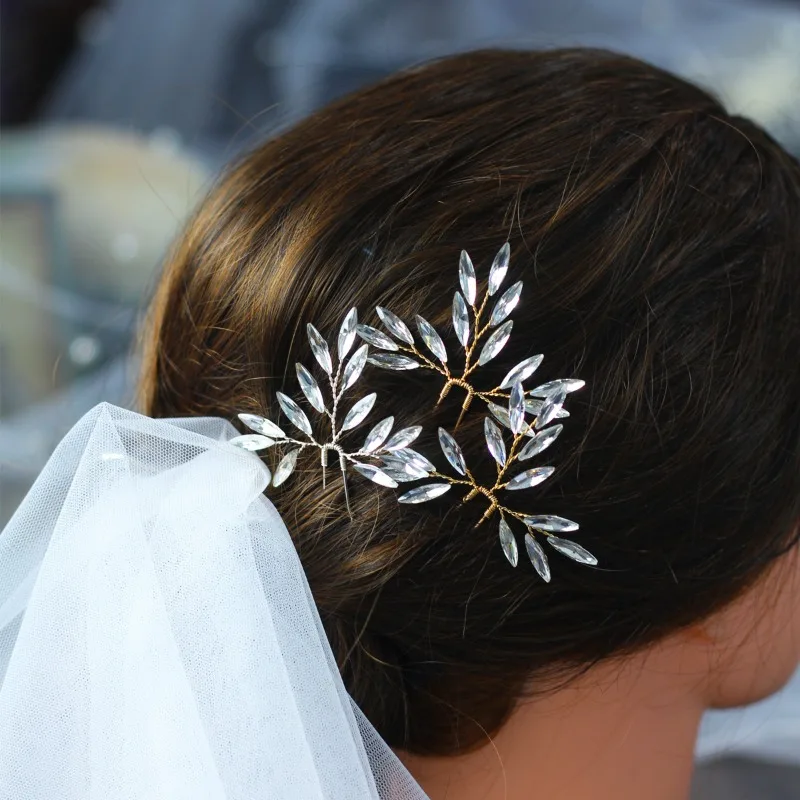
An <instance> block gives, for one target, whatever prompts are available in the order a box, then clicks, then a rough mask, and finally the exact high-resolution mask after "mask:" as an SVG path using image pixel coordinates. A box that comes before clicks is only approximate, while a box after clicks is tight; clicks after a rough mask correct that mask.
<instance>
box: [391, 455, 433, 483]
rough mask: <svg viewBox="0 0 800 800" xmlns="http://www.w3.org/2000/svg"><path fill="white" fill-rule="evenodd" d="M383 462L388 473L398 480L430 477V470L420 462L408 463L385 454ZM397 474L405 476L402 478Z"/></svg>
mask: <svg viewBox="0 0 800 800" xmlns="http://www.w3.org/2000/svg"><path fill="white" fill-rule="evenodd" d="M382 462H383V463H382V464H381V467H382V468H383V469H384V470H385V471H386V472H387V474H391V476H392V477H393V478H395V480H398V481H403V480H406V481H416V480H419V479H420V478H428V477H430V473H429V472H428V470H427V469H424V468H423V467H422V466H421V465H420V464H419V463H418V462H412V463H408V462H406V461H403V460H402V459H400V458H397V457H395V456H393V455H385V456H383V458H382ZM397 475H402V476H404V477H402V478H400V477H397Z"/></svg>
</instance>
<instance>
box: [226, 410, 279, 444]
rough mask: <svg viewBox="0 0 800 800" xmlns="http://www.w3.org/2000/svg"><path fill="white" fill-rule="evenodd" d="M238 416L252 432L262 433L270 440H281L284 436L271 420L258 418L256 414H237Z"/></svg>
mask: <svg viewBox="0 0 800 800" xmlns="http://www.w3.org/2000/svg"><path fill="white" fill-rule="evenodd" d="M238 416H239V419H240V420H241V421H242V422H244V424H245V425H247V427H248V428H250V430H252V431H256V432H257V433H263V434H264V435H265V436H269V437H271V438H272V439H283V438H284V437H285V436H286V434H285V433H284V432H283V431H282V430H281V429H280V428H279V427H278V426H277V425H276V424H275V423H274V422H272V420H269V419H266V418H265V417H259V416H258V415H257V414H239V415H238Z"/></svg>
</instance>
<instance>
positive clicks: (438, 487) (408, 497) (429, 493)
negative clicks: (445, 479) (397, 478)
mask: <svg viewBox="0 0 800 800" xmlns="http://www.w3.org/2000/svg"><path fill="white" fill-rule="evenodd" d="M450 486H451V484H449V483H426V484H425V485H423V486H417V487H415V488H414V489H411V490H410V491H408V492H406V493H405V494H401V495H400V497H398V498H397V502H398V503H427V502H428V500H433V499H434V498H435V497H439V496H440V495H443V494H444V493H445V492H447V491H449V490H450Z"/></svg>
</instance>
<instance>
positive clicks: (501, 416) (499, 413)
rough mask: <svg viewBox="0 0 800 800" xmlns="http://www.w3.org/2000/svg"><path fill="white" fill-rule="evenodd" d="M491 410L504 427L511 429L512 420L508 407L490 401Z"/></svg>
mask: <svg viewBox="0 0 800 800" xmlns="http://www.w3.org/2000/svg"><path fill="white" fill-rule="evenodd" d="M489 411H491V413H492V416H493V417H494V418H495V419H496V420H497V421H498V422H499V423H500V424H501V425H502V426H503V427H504V428H508V429H509V430H511V420H510V419H509V418H508V409H506V408H503V407H502V406H499V405H497V403H489Z"/></svg>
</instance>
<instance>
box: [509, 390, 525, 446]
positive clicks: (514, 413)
mask: <svg viewBox="0 0 800 800" xmlns="http://www.w3.org/2000/svg"><path fill="white" fill-rule="evenodd" d="M508 421H509V423H510V424H511V432H512V433H513V434H514V435H515V436H516V435H517V434H518V433H519V432H520V431H521V430H522V429H523V427H524V426H525V391H524V390H523V388H522V384H521V383H515V384H514V386H513V387H512V388H511V394H509V396H508Z"/></svg>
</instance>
